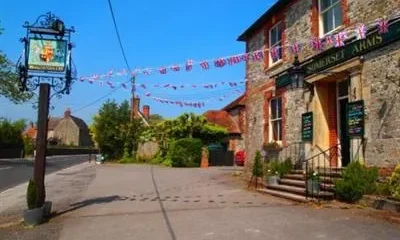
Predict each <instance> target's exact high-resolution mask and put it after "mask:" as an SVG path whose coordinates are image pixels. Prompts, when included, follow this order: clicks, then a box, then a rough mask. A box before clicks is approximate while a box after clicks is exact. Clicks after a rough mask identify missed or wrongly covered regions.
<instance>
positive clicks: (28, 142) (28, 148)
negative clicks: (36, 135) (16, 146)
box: [22, 136, 34, 156]
mask: <svg viewBox="0 0 400 240" xmlns="http://www.w3.org/2000/svg"><path fill="white" fill-rule="evenodd" d="M22 139H23V141H24V153H25V156H31V155H33V151H34V147H33V139H32V138H30V137H29V136H23V137H22Z"/></svg>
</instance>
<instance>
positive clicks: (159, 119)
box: [149, 114, 164, 125]
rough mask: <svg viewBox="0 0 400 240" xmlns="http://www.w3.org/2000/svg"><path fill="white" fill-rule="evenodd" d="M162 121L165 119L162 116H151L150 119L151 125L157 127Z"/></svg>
mask: <svg viewBox="0 0 400 240" xmlns="http://www.w3.org/2000/svg"><path fill="white" fill-rule="evenodd" d="M162 121H164V118H163V116H161V115H160V114H151V115H150V117H149V123H150V124H151V125H156V124H158V123H160V122H162Z"/></svg>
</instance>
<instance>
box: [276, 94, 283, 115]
mask: <svg viewBox="0 0 400 240" xmlns="http://www.w3.org/2000/svg"><path fill="white" fill-rule="evenodd" d="M276 106H277V110H276V111H277V113H278V118H281V117H282V98H278V99H277V104H276Z"/></svg>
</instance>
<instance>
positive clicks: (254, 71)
mask: <svg viewBox="0 0 400 240" xmlns="http://www.w3.org/2000/svg"><path fill="white" fill-rule="evenodd" d="M264 41H265V36H264V32H263V31H260V32H259V33H257V34H256V35H255V36H254V37H253V38H252V39H251V40H249V42H248V43H247V50H248V51H249V52H252V51H257V50H260V49H261V48H263V47H264ZM246 79H247V80H248V83H247V90H248V91H250V90H252V89H255V88H257V87H259V86H261V85H262V84H263V83H265V81H266V80H267V78H266V76H265V74H264V62H263V61H252V60H250V61H248V62H247V64H246Z"/></svg>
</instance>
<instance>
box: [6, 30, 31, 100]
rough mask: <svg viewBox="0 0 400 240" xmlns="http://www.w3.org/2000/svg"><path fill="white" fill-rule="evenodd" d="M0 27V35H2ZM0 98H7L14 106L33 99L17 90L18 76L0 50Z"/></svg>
mask: <svg viewBox="0 0 400 240" xmlns="http://www.w3.org/2000/svg"><path fill="white" fill-rule="evenodd" d="M2 30H3V29H2V28H1V26H0V35H1V33H2ZM0 82H1V84H0V96H3V97H5V98H8V99H9V100H10V101H11V102H13V103H15V104H21V103H24V102H26V101H28V100H30V99H31V98H32V97H33V94H32V93H28V92H21V91H20V90H19V87H20V86H19V83H18V75H17V73H16V72H15V68H14V67H13V65H12V63H11V62H10V60H8V59H7V56H6V55H5V54H4V53H3V52H2V51H1V49H0Z"/></svg>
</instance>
